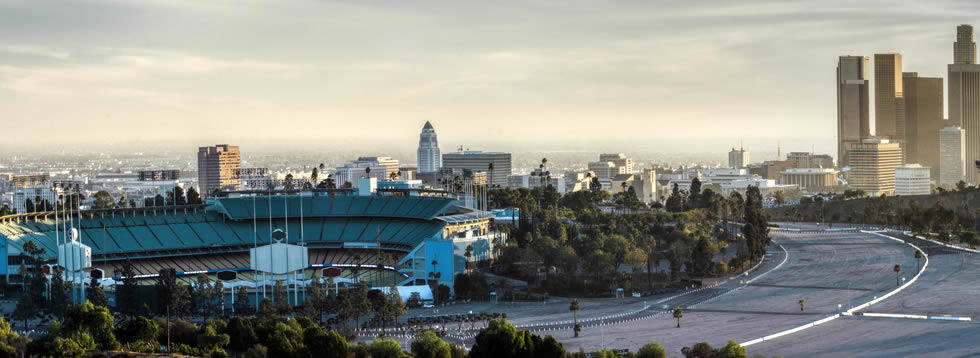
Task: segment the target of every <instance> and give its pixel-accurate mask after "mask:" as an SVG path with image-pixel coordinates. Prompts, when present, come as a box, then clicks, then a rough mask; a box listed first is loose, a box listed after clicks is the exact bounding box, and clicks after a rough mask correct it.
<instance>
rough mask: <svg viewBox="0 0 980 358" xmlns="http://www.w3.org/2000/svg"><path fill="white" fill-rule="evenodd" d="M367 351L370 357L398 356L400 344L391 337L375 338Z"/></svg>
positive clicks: (400, 350) (385, 357) (399, 355)
mask: <svg viewBox="0 0 980 358" xmlns="http://www.w3.org/2000/svg"><path fill="white" fill-rule="evenodd" d="M368 352H369V353H371V358H399V357H401V356H402V346H401V344H398V341H396V340H394V339H391V338H375V339H374V342H372V343H371V346H369V347H368Z"/></svg>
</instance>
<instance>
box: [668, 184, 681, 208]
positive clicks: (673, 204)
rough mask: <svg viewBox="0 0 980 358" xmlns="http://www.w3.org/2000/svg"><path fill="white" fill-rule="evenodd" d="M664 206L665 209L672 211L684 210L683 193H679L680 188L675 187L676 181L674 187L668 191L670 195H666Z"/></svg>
mask: <svg viewBox="0 0 980 358" xmlns="http://www.w3.org/2000/svg"><path fill="white" fill-rule="evenodd" d="M665 207H666V208H667V211H669V212H672V213H679V212H682V211H684V194H681V191H680V189H678V188H677V183H674V187H673V189H671V191H670V196H669V197H667V204H666V205H665Z"/></svg>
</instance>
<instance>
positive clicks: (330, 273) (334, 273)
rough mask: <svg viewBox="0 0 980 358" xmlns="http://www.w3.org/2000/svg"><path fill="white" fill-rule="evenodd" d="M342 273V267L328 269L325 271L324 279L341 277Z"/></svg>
mask: <svg viewBox="0 0 980 358" xmlns="http://www.w3.org/2000/svg"><path fill="white" fill-rule="evenodd" d="M341 272H343V270H341V269H340V267H327V268H325V269H323V277H340V274H341Z"/></svg>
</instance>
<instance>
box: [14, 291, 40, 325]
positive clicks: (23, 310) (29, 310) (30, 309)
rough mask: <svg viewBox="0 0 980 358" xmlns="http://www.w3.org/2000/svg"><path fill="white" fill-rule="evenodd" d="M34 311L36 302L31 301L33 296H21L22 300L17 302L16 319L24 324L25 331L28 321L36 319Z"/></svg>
mask: <svg viewBox="0 0 980 358" xmlns="http://www.w3.org/2000/svg"><path fill="white" fill-rule="evenodd" d="M34 310H35V308H34V300H33V299H31V296H30V295H22V296H20V299H19V300H17V306H16V307H14V317H15V318H17V319H20V320H22V321H23V322H24V329H25V330H26V329H27V320H28V319H30V318H31V317H34V314H35V312H34Z"/></svg>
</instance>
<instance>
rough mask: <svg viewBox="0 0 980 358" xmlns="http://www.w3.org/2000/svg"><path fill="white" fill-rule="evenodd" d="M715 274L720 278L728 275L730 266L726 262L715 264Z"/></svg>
mask: <svg viewBox="0 0 980 358" xmlns="http://www.w3.org/2000/svg"><path fill="white" fill-rule="evenodd" d="M715 273H716V274H718V275H720V276H721V275H726V274H728V264H727V263H725V261H721V262H718V263H715Z"/></svg>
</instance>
